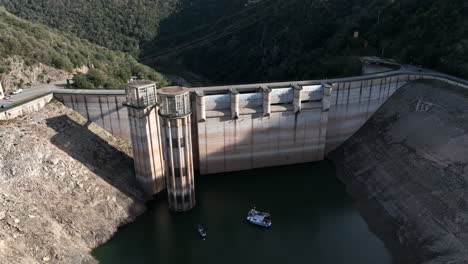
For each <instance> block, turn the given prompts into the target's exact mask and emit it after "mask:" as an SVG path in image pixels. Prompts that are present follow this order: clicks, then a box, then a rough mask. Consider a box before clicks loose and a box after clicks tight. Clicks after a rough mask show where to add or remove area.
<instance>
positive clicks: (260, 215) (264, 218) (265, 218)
mask: <svg viewBox="0 0 468 264" xmlns="http://www.w3.org/2000/svg"><path fill="white" fill-rule="evenodd" d="M247 221H249V222H250V223H252V224H255V225H259V226H263V227H270V226H271V219H270V214H269V213H265V212H260V211H257V210H256V209H255V207H254V208H253V209H250V211H249V213H248V214H247Z"/></svg>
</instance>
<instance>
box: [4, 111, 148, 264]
mask: <svg viewBox="0 0 468 264" xmlns="http://www.w3.org/2000/svg"><path fill="white" fill-rule="evenodd" d="M134 178H135V177H134V174H133V161H132V158H131V156H130V146H129V145H128V144H127V143H125V142H123V141H121V140H119V139H117V138H114V137H112V136H111V135H110V134H108V133H107V132H105V131H103V130H102V129H100V128H99V127H98V126H97V125H94V124H92V123H88V122H86V120H84V119H83V118H81V117H80V116H79V115H78V114H76V113H74V112H73V111H72V110H70V109H68V108H66V107H64V106H63V105H61V104H60V103H57V102H53V103H51V104H49V105H47V106H46V107H45V108H43V109H42V110H40V111H39V112H36V113H33V114H30V115H29V116H26V117H22V118H19V119H16V120H13V121H1V122H0V182H1V184H0V260H1V261H0V262H1V263H3V264H8V263H11V264H17V263H94V262H96V261H95V260H94V259H93V257H92V256H91V255H90V252H91V250H92V248H94V247H96V246H98V245H99V244H101V243H104V242H105V241H107V240H108V239H109V238H111V236H112V235H113V234H114V233H115V232H116V231H117V228H118V227H119V226H121V225H123V224H126V223H128V222H130V221H133V220H134V219H135V217H136V216H138V215H139V214H141V213H142V212H143V211H144V209H145V207H144V205H143V204H142V203H141V202H140V201H141V200H142V196H141V191H140V190H139V189H138V187H137V185H136V182H135V180H134Z"/></svg>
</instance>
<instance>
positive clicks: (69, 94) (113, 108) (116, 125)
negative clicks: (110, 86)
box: [54, 90, 131, 142]
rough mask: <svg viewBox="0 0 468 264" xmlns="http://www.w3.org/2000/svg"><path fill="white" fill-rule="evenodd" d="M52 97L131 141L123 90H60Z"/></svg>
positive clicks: (114, 134) (110, 131) (113, 133)
mask: <svg viewBox="0 0 468 264" xmlns="http://www.w3.org/2000/svg"><path fill="white" fill-rule="evenodd" d="M54 97H55V98H56V99H57V100H59V101H60V102H62V103H63V104H64V105H66V106H67V107H70V108H71V109H73V110H75V111H76V112H78V113H79V114H81V115H82V116H83V117H84V118H86V119H87V120H89V121H90V122H94V123H96V124H97V125H99V126H100V127H102V128H103V129H105V130H106V131H107V132H109V133H111V134H112V135H113V136H116V137H119V138H121V139H124V140H127V141H129V142H130V141H131V136H130V123H129V119H128V109H127V108H126V107H125V106H123V104H124V103H125V101H126V99H125V93H124V92H123V91H108V90H104V91H92V90H90V91H86V90H70V91H67V90H63V91H61V90H60V91H57V92H55V93H54Z"/></svg>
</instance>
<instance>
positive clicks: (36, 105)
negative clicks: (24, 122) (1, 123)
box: [0, 93, 54, 120]
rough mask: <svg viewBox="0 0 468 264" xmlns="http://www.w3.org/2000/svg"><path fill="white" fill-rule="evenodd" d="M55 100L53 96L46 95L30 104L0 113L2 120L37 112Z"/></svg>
mask: <svg viewBox="0 0 468 264" xmlns="http://www.w3.org/2000/svg"><path fill="white" fill-rule="evenodd" d="M53 98H54V96H53V94H51V93H50V94H46V95H44V96H41V97H39V98H37V99H34V100H32V101H30V102H27V103H24V104H22V105H19V106H16V107H13V108H10V109H8V110H6V111H4V112H0V120H8V119H14V118H17V117H20V116H24V115H27V114H29V113H32V112H35V111H37V110H39V109H41V108H42V107H44V106H45V105H46V104H47V103H49V102H50V101H52V99H53Z"/></svg>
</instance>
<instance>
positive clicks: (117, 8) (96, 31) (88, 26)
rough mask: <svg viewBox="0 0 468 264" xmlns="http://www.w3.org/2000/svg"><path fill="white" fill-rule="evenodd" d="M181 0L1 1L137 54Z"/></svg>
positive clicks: (28, 16)
mask: <svg viewBox="0 0 468 264" xmlns="http://www.w3.org/2000/svg"><path fill="white" fill-rule="evenodd" d="M177 2H178V0H139V1H128V0H73V1H68V0H53V1H50V0H34V1H31V0H0V6H4V7H5V8H6V9H7V10H8V11H9V12H11V13H13V14H15V15H17V16H19V17H21V18H24V19H27V20H30V21H33V22H38V23H42V24H46V25H48V26H50V27H53V28H56V29H59V30H61V31H63V32H67V33H72V34H74V35H76V36H78V37H79V38H82V39H87V40H90V41H92V42H94V43H96V44H98V45H101V46H104V47H107V48H110V49H113V50H120V51H124V52H129V53H131V54H133V55H137V54H138V52H139V43H140V42H142V41H146V40H149V39H151V38H153V37H154V36H155V35H156V32H157V31H158V24H159V21H160V20H161V19H164V18H165V17H167V16H168V15H169V14H171V12H172V11H173V10H174V9H175V7H176V3H177Z"/></svg>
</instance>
